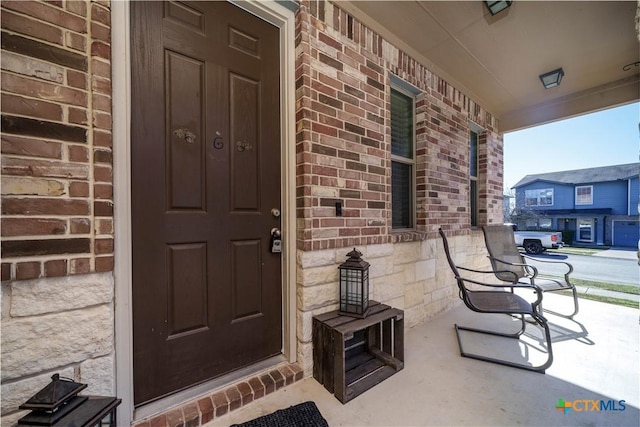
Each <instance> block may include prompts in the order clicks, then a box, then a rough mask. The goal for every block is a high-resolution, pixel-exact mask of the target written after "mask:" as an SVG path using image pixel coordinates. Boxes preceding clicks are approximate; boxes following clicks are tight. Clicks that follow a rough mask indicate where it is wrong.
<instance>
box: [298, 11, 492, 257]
mask: <svg viewBox="0 0 640 427" xmlns="http://www.w3.org/2000/svg"><path fill="white" fill-rule="evenodd" d="M339 6H340V5H339V3H331V2H328V1H324V0H312V1H302V2H301V8H300V10H299V11H298V14H297V21H296V26H297V27H296V109H297V111H296V120H297V122H296V132H297V134H296V155H297V157H296V161H297V178H296V187H297V194H296V197H297V218H298V223H297V224H298V228H297V243H298V248H300V249H302V250H317V249H325V248H334V247H346V246H354V245H366V244H377V243H387V242H395V241H405V240H414V239H424V238H426V237H435V233H436V231H437V229H438V227H440V226H443V227H445V228H448V229H450V230H464V229H468V228H469V227H470V226H471V224H470V221H471V217H470V213H469V206H470V202H469V124H470V122H474V123H476V124H478V125H480V126H481V127H482V128H483V129H485V131H484V132H482V137H481V138H480V141H479V145H480V147H479V149H480V155H481V156H484V157H482V158H481V163H480V169H479V174H480V176H479V195H480V203H479V205H480V215H479V220H480V222H481V224H483V223H487V222H494V221H497V220H499V219H500V218H501V215H502V213H501V211H499V209H498V208H500V209H501V205H502V183H501V173H502V172H501V167H502V138H501V136H500V135H499V134H497V133H496V128H497V124H496V121H495V119H494V118H493V116H492V115H491V114H490V113H488V112H487V111H485V110H483V109H482V108H481V107H480V106H479V105H478V104H476V103H475V102H474V101H473V100H471V99H470V98H469V97H467V96H466V95H465V94H463V93H462V92H460V91H458V90H457V89H456V88H454V87H452V86H451V85H449V84H448V83H447V82H446V81H444V80H442V79H441V78H439V77H438V76H437V75H435V74H433V73H432V72H431V71H429V70H428V69H427V68H425V67H424V66H423V65H421V64H420V63H418V62H417V61H416V60H415V59H414V58H412V57H410V56H409V55H407V54H406V53H404V52H402V51H400V50H398V49H397V48H395V47H394V46H392V45H391V44H390V43H388V42H387V41H386V40H384V39H383V38H382V37H381V36H380V35H378V34H376V33H375V32H373V31H372V30H371V29H369V28H367V27H366V26H365V25H363V24H362V23H360V22H359V21H357V20H356V19H355V18H354V17H352V16H351V15H349V14H347V13H346V12H345V11H343V10H342V9H340V7H339ZM391 74H394V75H396V76H398V77H400V78H401V79H402V80H405V81H406V82H408V83H410V84H411V85H413V86H415V87H416V88H417V89H419V90H420V94H419V95H418V96H417V98H416V220H417V224H416V227H415V232H408V233H407V232H405V233H397V232H393V231H392V229H391V194H390V188H391V176H390V175H391V174H390V169H391V159H390V140H391V137H390V127H389V120H390V113H389V88H390V75H391ZM498 165H499V166H500V172H495V171H496V170H497V169H492V168H495V167H496V166H498ZM489 166H490V167H489ZM336 202H340V203H342V206H343V211H342V212H343V214H342V216H341V217H338V216H336V209H335V204H336ZM498 205H499V206H498Z"/></svg>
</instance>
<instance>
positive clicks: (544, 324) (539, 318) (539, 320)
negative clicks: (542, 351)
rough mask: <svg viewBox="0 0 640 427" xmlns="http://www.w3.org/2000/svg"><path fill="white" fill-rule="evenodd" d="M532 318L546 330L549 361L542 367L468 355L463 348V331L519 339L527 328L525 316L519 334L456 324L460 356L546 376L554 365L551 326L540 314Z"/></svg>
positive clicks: (521, 318) (521, 316) (522, 318)
mask: <svg viewBox="0 0 640 427" xmlns="http://www.w3.org/2000/svg"><path fill="white" fill-rule="evenodd" d="M532 317H533V318H534V319H535V322H536V323H537V324H538V325H540V326H541V327H542V328H543V329H544V335H545V342H546V347H547V360H546V361H545V362H544V363H543V364H542V365H540V366H530V365H524V364H521V363H515V362H509V361H508V360H502V359H496V358H493V357H487V356H482V355H479V354H473V353H467V352H465V351H464V349H463V348H462V339H461V338H460V331H461V330H462V331H468V332H475V333H480V334H487V335H495V336H500V337H507V338H515V339H518V338H519V337H520V335H522V333H523V332H524V330H525V328H526V322H525V318H524V315H520V321H521V324H522V326H521V328H520V330H519V331H518V332H515V333H511V334H509V333H502V332H495V331H490V330H485V329H476V328H467V327H463V326H458V325H457V324H456V325H455V328H456V337H457V338H458V348H459V349H460V356H462V357H467V358H470V359H476V360H482V361H484V362H490V363H496V364H498V365H504V366H510V367H512V368H518V369H524V370H526V371H533V372H538V373H541V374H544V372H545V370H546V369H547V368H549V366H551V364H552V363H553V352H552V350H551V332H550V330H549V325H547V321H546V319H545V318H544V317H543V316H541V315H540V314H537V313H536V314H533V316H532Z"/></svg>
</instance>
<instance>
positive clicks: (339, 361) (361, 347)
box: [313, 301, 404, 403]
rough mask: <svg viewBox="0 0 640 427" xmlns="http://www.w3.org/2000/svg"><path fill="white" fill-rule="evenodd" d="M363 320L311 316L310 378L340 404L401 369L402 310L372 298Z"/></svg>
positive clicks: (336, 315) (402, 342) (333, 313)
mask: <svg viewBox="0 0 640 427" xmlns="http://www.w3.org/2000/svg"><path fill="white" fill-rule="evenodd" d="M369 307H370V308H371V309H370V311H369V314H368V315H367V317H365V318H364V319H360V318H357V317H351V316H343V315H341V314H340V313H339V312H338V311H332V312H330V313H324V314H320V315H318V316H314V318H313V377H314V378H315V379H316V380H317V381H318V382H319V383H320V384H323V385H324V387H325V388H326V389H327V390H328V391H329V392H331V393H333V394H334V395H335V397H336V398H337V399H338V400H339V401H340V402H342V403H347V402H348V401H350V400H351V399H353V398H354V397H356V396H358V395H360V394H362V393H364V392H365V391H367V390H369V389H370V388H371V387H373V386H375V385H376V384H379V383H380V382H382V381H384V380H385V379H387V378H389V377H390V376H391V375H393V374H395V373H396V372H398V371H399V370H401V369H402V368H404V312H403V311H402V310H399V309H397V308H392V307H389V306H388V305H385V304H380V303H378V302H376V301H371V302H370V304H369Z"/></svg>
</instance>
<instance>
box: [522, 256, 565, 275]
mask: <svg viewBox="0 0 640 427" xmlns="http://www.w3.org/2000/svg"><path fill="white" fill-rule="evenodd" d="M522 258H525V259H530V260H533V261H535V262H542V263H546V264H564V265H566V266H567V269H568V270H569V271H567V272H566V273H565V276H566V275H569V274H571V273H572V272H573V265H571V264H569V263H568V262H566V261H558V260H554V259H539V258H533V257H530V256H527V255H522Z"/></svg>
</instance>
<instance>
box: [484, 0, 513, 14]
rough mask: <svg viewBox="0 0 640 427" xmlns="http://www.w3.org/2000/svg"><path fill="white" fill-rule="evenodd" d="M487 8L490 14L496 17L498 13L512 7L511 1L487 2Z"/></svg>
mask: <svg viewBox="0 0 640 427" xmlns="http://www.w3.org/2000/svg"><path fill="white" fill-rule="evenodd" d="M484 3H485V4H486V5H487V7H488V8H489V13H491V15H492V16H493V15H495V14H497V13H500V12H502V11H503V10H505V9H506V8H508V7H509V6H511V3H513V2H511V1H485V2H484Z"/></svg>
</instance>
